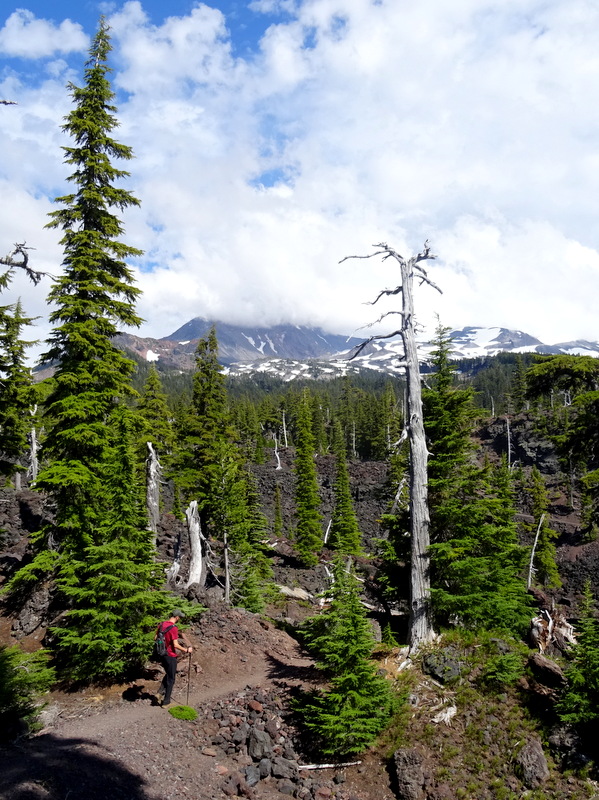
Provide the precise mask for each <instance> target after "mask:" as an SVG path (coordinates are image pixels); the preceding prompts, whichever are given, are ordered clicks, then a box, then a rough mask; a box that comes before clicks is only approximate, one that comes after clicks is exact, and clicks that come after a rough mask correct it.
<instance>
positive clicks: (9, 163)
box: [0, 0, 599, 342]
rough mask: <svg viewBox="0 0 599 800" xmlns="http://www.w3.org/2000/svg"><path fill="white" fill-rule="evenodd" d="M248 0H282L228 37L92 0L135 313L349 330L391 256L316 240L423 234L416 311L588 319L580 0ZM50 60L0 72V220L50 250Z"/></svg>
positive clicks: (546, 329)
mask: <svg viewBox="0 0 599 800" xmlns="http://www.w3.org/2000/svg"><path fill="white" fill-rule="evenodd" d="M254 6H255V7H256V8H258V7H259V10H261V11H264V12H265V13H275V12H276V11H277V10H280V11H285V12H286V14H287V15H289V14H293V16H291V17H289V16H284V17H283V20H284V21H283V22H279V23H278V24H276V25H271V27H270V28H269V29H268V30H267V32H266V33H265V35H264V37H263V39H262V41H261V43H260V47H259V49H257V51H256V53H255V54H254V55H253V57H251V58H249V57H248V58H241V57H238V56H236V55H235V51H234V49H233V48H232V46H231V42H230V40H229V38H228V33H227V28H226V19H225V17H224V16H223V14H222V13H221V12H220V11H218V10H216V9H212V8H210V7H209V6H208V5H203V4H201V3H198V4H197V5H196V6H195V7H194V8H193V9H192V11H191V12H190V13H189V14H188V15H186V16H181V17H168V18H166V19H165V20H164V21H163V22H162V24H154V23H153V22H151V21H150V20H149V18H148V15H147V14H146V12H145V11H144V7H143V3H141V2H138V1H137V0H134V1H132V2H127V3H125V4H124V5H123V6H122V7H121V8H119V10H117V12H116V13H114V14H113V15H112V16H111V18H110V24H111V26H112V33H113V45H114V51H113V58H112V65H113V67H114V73H113V79H114V85H115V87H116V88H117V89H118V90H119V92H120V93H121V94H120V96H119V112H118V116H119V119H120V121H121V127H120V128H119V130H118V132H117V138H119V140H120V141H122V142H124V143H126V144H130V145H132V146H133V149H134V152H135V155H136V159H135V160H134V161H132V162H131V163H130V164H129V165H127V166H128V168H129V169H130V171H131V173H132V174H131V179H130V180H129V182H128V187H129V188H131V189H132V190H133V191H134V192H135V193H136V195H137V196H138V197H139V198H140V199H141V200H142V206H141V208H140V209H136V210H132V211H130V212H128V214H127V215H126V228H127V240H128V241H130V242H131V243H132V244H134V245H136V246H139V247H141V248H143V249H144V250H145V251H146V256H145V257H144V258H143V259H142V260H140V262H139V264H138V265H137V266H136V269H137V270H138V276H139V283H140V286H141V287H142V288H143V289H144V296H143V298H142V300H141V302H140V313H141V314H142V316H144V317H145V318H146V319H147V320H148V322H147V324H146V325H145V326H144V328H143V330H144V332H145V333H147V334H151V333H152V334H155V335H159V336H160V335H166V334H168V333H170V332H171V331H172V330H174V329H175V328H176V327H178V326H179V325H180V324H182V323H183V322H185V321H186V320H187V319H189V318H190V317H192V316H197V315H206V316H213V317H220V318H223V319H225V320H227V321H231V322H240V323H250V324H251V323H252V322H253V323H256V324H257V323H260V324H268V323H277V322H281V321H284V320H287V321H291V322H296V323H314V324H320V325H322V326H323V327H329V328H333V329H335V330H338V331H343V332H348V333H349V332H351V331H352V330H353V329H354V328H355V327H357V326H358V325H361V324H364V323H365V322H366V321H368V320H369V319H373V318H374V317H376V316H378V309H372V307H370V306H366V305H364V301H367V300H370V299H372V298H373V297H374V296H376V294H377V293H378V291H379V289H381V288H382V287H384V286H386V285H392V284H394V283H396V282H397V279H398V278H397V271H396V270H394V269H393V265H392V262H386V263H385V264H382V263H380V261H379V260H378V259H376V260H375V259H370V260H367V261H362V260H357V261H356V260H351V261H346V262H344V263H343V264H341V265H340V264H338V261H339V260H340V259H341V258H343V256H345V255H348V254H366V253H369V252H371V245H372V244H374V243H376V242H379V241H381V240H382V241H388V242H389V243H390V244H392V245H393V246H395V247H396V248H397V249H398V250H399V251H400V252H403V253H405V254H408V255H409V253H410V252H411V251H413V250H417V249H419V248H420V247H421V246H422V242H423V241H424V239H426V238H430V240H431V244H432V247H433V250H434V251H435V252H436V253H438V255H439V260H438V261H437V262H434V263H433V264H432V265H431V267H430V271H431V275H432V276H433V280H435V282H436V283H437V284H438V285H439V286H440V287H441V288H442V289H443V295H442V296H440V295H438V294H437V293H436V292H434V290H432V289H431V288H430V287H426V286H423V287H421V288H419V290H418V294H417V303H419V306H418V316H419V318H420V319H422V320H423V321H426V322H429V321H431V320H433V318H434V314H435V312H438V313H439V314H440V315H441V320H442V322H443V323H444V324H447V325H451V326H455V327H459V326H462V325H468V324H471V325H475V324H480V325H486V324H490V325H491V324H492V325H503V326H510V327H515V328H520V329H522V330H526V331H527V332H529V333H531V334H533V335H535V336H538V337H540V338H542V339H543V340H545V341H547V342H554V341H559V340H565V339H571V338H576V337H585V338H590V339H598V338H599V326H598V324H597V322H596V315H595V314H594V311H593V308H592V301H593V298H594V297H596V296H597V294H598V293H599V256H598V253H599V231H598V229H597V225H596V220H597V218H598V216H599V156H598V155H597V144H596V143H597V140H598V134H599V106H597V104H595V103H593V102H592V97H593V96H594V93H595V87H596V86H597V84H598V83H599V56H598V55H597V53H599V41H598V40H599V33H598V32H599V24H598V23H599V19H598V17H599V10H598V9H597V8H596V5H595V4H594V3H591V2H590V1H589V2H587V0H571V2H570V3H569V4H568V6H567V7H565V6H564V4H563V3H561V2H559V1H558V0H543V2H540V0H517V2H516V0H506V2H504V3H502V4H500V5H498V4H497V3H495V2H490V1H489V0H456V2H454V3H443V2H441V0H422V1H421V2H420V3H418V4H411V5H407V4H403V3H402V4H400V3H392V2H378V3H375V2H374V0H304V2H303V3H298V4H297V5H293V4H288V3H285V4H279V3H271V2H264V0H262V2H260V3H258V4H254ZM294 9H295V11H294ZM19 13H20V14H22V13H25V12H19ZM13 16H14V15H13ZM10 19H12V17H11V18H10ZM35 22H36V20H34V19H33V18H32V17H30V16H29V17H27V25H28V28H31V30H34V28H32V27H31V26H34V23H35ZM38 22H40V23H42V24H43V25H48V24H49V23H45V22H43V21H38ZM63 24H65V23H63ZM61 29H62V26H59V27H53V28H52V30H54V31H58V30H61ZM4 31H6V27H5V29H3V34H4ZM67 38H68V37H65V41H66V39H67ZM0 41H2V40H0ZM56 52H58V50H57V51H56ZM69 65H70V68H72V66H73V61H72V60H70V61H69V63H68V64H67V63H64V62H63V61H61V60H60V59H56V60H54V61H53V62H52V65H51V66H49V67H48V70H47V72H46V74H45V78H44V80H43V81H41V82H39V83H38V84H37V85H36V86H35V87H32V86H30V85H29V83H28V78H27V75H26V74H25V72H23V73H19V72H12V73H10V74H8V73H7V74H6V77H5V79H4V83H2V84H0V90H1V91H2V93H3V95H4V96H6V97H10V98H11V99H12V98H13V97H15V96H16V94H17V93H18V95H19V96H18V99H19V106H18V107H11V108H10V110H8V109H7V110H6V111H5V112H3V113H2V114H1V115H0V124H2V128H3V130H2V136H3V147H4V148H5V152H4V153H3V154H2V156H0V159H1V160H0V175H1V176H4V178H5V180H6V181H7V184H6V191H7V192H9V193H10V192H11V191H12V192H13V194H14V196H15V198H16V200H15V212H14V215H12V216H11V218H10V219H8V220H6V219H5V220H1V221H0V237H2V238H0V241H4V242H12V241H16V240H17V239H18V238H19V237H18V236H17V235H16V233H13V232H12V230H13V226H15V225H16V226H17V228H18V230H22V229H23V226H25V227H27V239H28V241H29V242H31V243H32V244H33V243H35V244H36V246H38V243H39V245H41V244H42V243H43V244H44V246H48V252H49V253H51V254H52V258H51V259H50V260H54V259H55V258H56V255H57V249H56V245H55V243H54V240H52V244H50V242H49V240H47V239H46V238H45V236H46V235H47V232H46V233H44V234H40V233H38V231H39V230H41V226H42V225H43V223H44V217H43V214H44V213H45V210H46V209H47V208H49V199H48V198H49V197H52V196H53V194H55V193H59V190H60V191H62V189H61V184H62V182H63V181H64V178H65V177H66V175H67V174H68V169H67V168H65V167H64V166H63V165H62V163H61V162H62V155H61V152H60V145H61V144H64V143H65V141H64V138H63V137H62V135H61V134H60V131H59V126H60V120H61V117H62V116H63V115H64V113H66V112H67V110H68V107H69V106H68V103H69V99H68V96H67V94H66V92H65V90H64V88H63V86H64V83H65V82H66V81H67V80H69V79H73V75H72V73H71V72H70V71H69ZM75 80H76V82H77V80H79V78H75ZM271 184H272V185H271ZM24 233H25V231H23V235H24ZM19 235H21V234H19ZM3 249H7V247H6V246H4V247H3ZM38 250H39V246H38ZM40 255H41V253H40ZM44 258H45V259H46V260H48V258H47V256H46V254H45V253H44Z"/></svg>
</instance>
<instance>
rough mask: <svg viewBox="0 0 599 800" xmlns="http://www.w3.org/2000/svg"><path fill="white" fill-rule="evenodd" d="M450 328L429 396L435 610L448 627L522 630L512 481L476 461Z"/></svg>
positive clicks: (466, 393)
mask: <svg viewBox="0 0 599 800" xmlns="http://www.w3.org/2000/svg"><path fill="white" fill-rule="evenodd" d="M450 345H451V340H450V339H449V337H448V329H447V328H443V327H442V326H439V327H438V329H437V338H436V348H435V350H434V351H433V353H432V365H433V366H434V368H435V374H434V376H433V377H432V379H431V388H430V389H426V390H425V391H423V405H424V416H425V428H426V434H427V439H428V441H429V449H430V451H431V456H430V459H429V463H428V470H429V473H428V474H429V498H430V506H431V539H432V542H433V544H432V545H431V563H432V589H431V592H432V598H433V610H434V613H435V614H436V616H437V619H438V620H439V621H440V622H441V623H442V624H448V623H449V622H450V621H456V620H459V621H460V623H461V624H463V625H465V626H466V627H470V628H493V627H498V628H505V629H513V630H519V629H521V628H523V626H524V625H526V624H527V623H528V620H529V602H528V600H527V594H526V586H525V582H524V577H523V574H522V571H523V568H524V563H525V557H526V556H525V551H524V549H523V548H522V547H520V546H519V544H518V536H517V530H516V524H515V507H514V497H513V489H512V484H511V477H510V474H509V471H508V470H507V467H506V466H505V465H502V466H501V467H500V468H498V469H495V468H492V467H491V466H489V465H487V466H486V467H484V468H482V469H481V468H479V467H478V466H477V465H475V464H473V463H472V461H471V458H470V454H471V450H472V443H471V433H472V429H473V423H474V420H475V419H476V416H477V412H476V409H475V408H474V404H473V391H472V389H471V388H469V387H466V388H462V387H456V386H455V385H454V371H455V367H454V365H453V364H452V363H451V362H450V361H449V353H450Z"/></svg>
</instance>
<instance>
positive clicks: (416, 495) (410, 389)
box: [342, 242, 441, 650]
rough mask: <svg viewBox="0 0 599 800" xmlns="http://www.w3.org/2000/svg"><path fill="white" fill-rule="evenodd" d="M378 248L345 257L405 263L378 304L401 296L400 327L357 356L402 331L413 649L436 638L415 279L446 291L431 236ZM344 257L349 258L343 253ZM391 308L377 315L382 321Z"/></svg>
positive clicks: (358, 351) (358, 350)
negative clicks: (401, 246)
mask: <svg viewBox="0 0 599 800" xmlns="http://www.w3.org/2000/svg"><path fill="white" fill-rule="evenodd" d="M375 247H377V248H379V249H378V250H377V252H375V253H372V254H371V255H369V256H346V258H372V256H376V255H382V256H383V260H386V259H387V258H394V259H395V260H396V261H397V262H398V264H399V266H400V269H401V283H400V284H399V285H398V286H397V287H396V288H395V289H383V290H382V291H381V292H379V295H378V297H377V298H376V300H375V301H374V303H373V305H374V304H375V303H377V302H378V301H379V300H380V298H381V297H383V296H397V295H398V294H401V296H402V310H401V312H400V313H401V319H402V324H401V328H400V330H398V331H394V332H393V333H390V334H381V335H376V336H371V337H370V339H368V340H367V341H365V342H362V344H361V345H359V346H358V348H357V349H356V352H355V353H354V355H353V356H352V357H353V358H355V357H356V356H357V355H358V354H359V353H360V352H361V351H362V350H363V349H364V347H366V345H367V344H369V343H370V342H372V341H373V340H374V339H389V338H391V337H392V336H396V335H397V334H399V335H400V336H401V338H402V341H403V345H404V352H405V364H406V384H407V403H406V405H407V409H406V410H407V415H406V416H407V419H406V428H407V431H408V439H409V442H410V535H411V572H410V593H411V607H410V623H409V632H408V640H409V641H408V643H409V646H410V650H417V649H418V647H420V645H422V644H426V643H427V642H430V641H432V640H433V639H434V638H435V632H434V630H433V626H432V622H431V613H430V555H429V546H430V530H429V529H430V516H429V508H428V450H427V447H426V436H425V432H424V420H423V412H422V391H421V384H420V365H419V362H418V349H417V346H416V331H415V321H414V299H413V279H414V275H415V274H416V275H417V278H418V280H419V281H420V282H421V283H428V284H429V285H430V286H432V287H433V288H434V289H437V291H439V292H440V291H441V290H440V289H439V287H438V286H436V285H435V284H434V283H433V282H432V281H431V280H430V279H429V277H428V275H427V274H426V272H425V270H424V269H423V268H422V267H421V266H419V262H422V261H426V260H428V259H433V258H435V256H434V255H432V254H431V252H430V248H429V246H428V242H425V245H424V250H423V251H422V252H421V253H418V255H416V256H412V257H411V258H410V259H408V260H407V261H406V259H405V258H403V256H401V255H399V253H396V252H395V250H393V249H392V248H391V247H389V245H387V244H385V243H381V244H378V245H375ZM342 261H345V259H342ZM393 313H397V312H394V311H389V312H386V313H385V314H383V316H382V317H381V318H380V319H379V320H378V322H380V321H381V320H382V319H383V318H384V317H386V316H387V315H388V314H393Z"/></svg>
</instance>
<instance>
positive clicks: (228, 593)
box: [223, 531, 231, 604]
mask: <svg viewBox="0 0 599 800" xmlns="http://www.w3.org/2000/svg"><path fill="white" fill-rule="evenodd" d="M223 544H224V546H225V547H224V549H225V603H227V604H228V603H230V602H231V569H230V565H229V542H228V540H227V531H225V532H224V534H223Z"/></svg>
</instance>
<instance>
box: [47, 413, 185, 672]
mask: <svg viewBox="0 0 599 800" xmlns="http://www.w3.org/2000/svg"><path fill="white" fill-rule="evenodd" d="M114 416H115V422H114V438H113V441H112V442H111V445H110V448H109V449H108V452H107V456H106V459H105V461H104V468H103V473H102V480H103V486H104V493H105V495H104V503H103V504H102V506H103V508H102V515H101V517H100V520H99V524H98V529H97V531H95V533H94V537H93V539H91V540H90V542H89V544H88V545H87V546H86V547H85V548H84V550H83V553H82V555H81V557H80V558H79V557H78V555H73V557H72V558H70V559H69V560H68V561H67V562H65V563H64V564H63V567H62V570H61V572H60V575H59V577H58V581H57V582H58V585H59V587H60V588H61V590H62V592H63V594H64V595H65V596H66V597H68V598H69V599H70V601H71V603H70V605H71V608H70V610H69V611H68V612H67V614H66V617H65V619H64V621H63V622H62V623H61V626H60V627H57V628H54V629H53V631H52V632H53V634H54V636H55V637H56V640H57V642H58V646H59V655H58V663H59V665H60V666H61V667H62V668H63V669H64V670H65V672H68V675H69V677H70V678H71V679H75V680H94V679H96V678H101V677H104V676H111V677H117V676H119V675H123V674H125V673H126V672H127V670H129V669H130V668H132V667H139V666H140V665H141V664H143V662H144V661H145V659H146V658H147V656H148V653H149V652H150V651H151V648H152V640H153V634H154V625H155V621H156V618H157V616H160V615H162V614H164V613H166V612H167V611H168V608H169V606H170V605H171V603H172V599H170V597H169V595H167V593H166V592H163V591H161V590H160V587H161V585H162V583H163V582H164V568H163V565H161V564H158V563H156V562H155V561H154V560H153V555H154V554H153V549H152V545H151V539H150V534H149V533H148V531H147V525H146V517H145V513H144V510H143V506H142V500H141V491H140V486H139V481H138V480H137V465H136V459H135V454H134V449H133V445H132V434H131V424H132V420H131V412H130V411H129V410H128V409H127V408H126V407H125V406H120V407H118V408H117V410H116V411H115V414H114Z"/></svg>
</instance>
